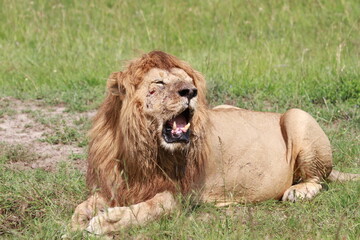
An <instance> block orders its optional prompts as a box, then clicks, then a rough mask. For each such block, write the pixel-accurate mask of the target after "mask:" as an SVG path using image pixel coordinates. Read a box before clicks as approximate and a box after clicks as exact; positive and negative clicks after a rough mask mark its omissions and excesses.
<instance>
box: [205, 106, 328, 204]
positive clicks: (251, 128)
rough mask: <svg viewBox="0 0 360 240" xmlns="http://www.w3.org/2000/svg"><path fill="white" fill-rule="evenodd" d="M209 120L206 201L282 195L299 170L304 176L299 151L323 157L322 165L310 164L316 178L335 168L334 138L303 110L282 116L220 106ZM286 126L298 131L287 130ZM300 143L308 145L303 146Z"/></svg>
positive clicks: (221, 201)
mask: <svg viewBox="0 0 360 240" xmlns="http://www.w3.org/2000/svg"><path fill="white" fill-rule="evenodd" d="M289 118H294V119H295V120H296V121H294V120H288V119H289ZM209 119H210V128H209V131H208V139H209V141H210V145H211V147H210V149H211V151H210V153H209V157H208V161H207V162H206V164H205V179H204V183H203V191H202V194H201V199H202V200H203V201H213V202H216V203H217V204H219V205H223V204H226V203H234V202H259V201H264V200H268V199H280V198H281V197H282V196H283V194H284V192H285V191H286V190H287V189H288V188H289V187H290V186H291V185H293V181H294V176H295V177H296V174H295V173H297V175H300V173H299V170H300V169H297V170H296V169H294V168H295V166H297V167H298V166H299V164H296V163H299V162H301V161H302V160H303V159H301V157H299V158H297V157H298V156H299V153H300V152H302V153H306V152H307V151H309V152H310V153H309V154H312V155H314V156H315V155H319V154H321V158H320V157H318V158H317V157H314V158H313V159H318V160H319V162H316V160H313V162H312V163H311V164H313V165H317V166H318V168H315V166H313V168H311V169H315V170H316V171H314V172H312V173H309V175H311V177H318V178H319V179H324V178H326V176H327V175H328V174H329V173H330V171H331V166H332V161H331V149H330V143H329V140H328V139H327V137H326V135H325V134H324V133H323V132H322V130H321V128H320V127H319V125H318V124H317V123H316V122H315V121H314V120H313V119H312V118H311V117H310V116H309V115H308V114H307V113H305V112H303V111H301V110H297V109H292V110H290V111H288V112H287V113H286V114H285V115H281V114H278V113H264V112H253V111H248V110H244V109H239V108H234V107H231V108H230V107H226V108H225V107H220V108H215V109H214V110H209ZM281 120H282V121H281ZM289 121H290V122H291V124H290V125H288V122H289ZM282 129H287V130H288V131H293V129H299V131H297V130H296V131H297V132H296V133H294V134H288V133H287V132H288V131H287V132H286V131H282ZM289 143H292V144H289ZM297 143H301V144H303V145H301V148H299V147H298V146H297ZM320 166H322V168H321V167H320ZM309 169H310V168H309ZM296 171H297V172H296ZM308 171H309V170H308ZM311 177H310V178H311ZM295 180H298V179H295Z"/></svg>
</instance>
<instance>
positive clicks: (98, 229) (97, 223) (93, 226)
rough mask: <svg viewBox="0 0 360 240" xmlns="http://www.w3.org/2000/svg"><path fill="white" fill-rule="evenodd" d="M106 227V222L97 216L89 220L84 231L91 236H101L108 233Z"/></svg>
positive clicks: (100, 216)
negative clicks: (91, 234)
mask: <svg viewBox="0 0 360 240" xmlns="http://www.w3.org/2000/svg"><path fill="white" fill-rule="evenodd" d="M106 225H107V222H106V220H105V218H104V217H103V216H102V215H98V216H96V217H93V218H92V219H91V220H90V222H89V224H88V227H87V228H86V231H88V232H90V233H93V234H97V235H101V234H104V233H107V232H108V231H107V229H106Z"/></svg>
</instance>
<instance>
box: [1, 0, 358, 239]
mask: <svg viewBox="0 0 360 240" xmlns="http://www.w3.org/2000/svg"><path fill="white" fill-rule="evenodd" d="M359 16H360V5H359V4H358V1H356V0H349V1H341V0H336V1H325V0H318V1H288V0H280V1H275V0H270V1H260V0H254V1H246V0H242V1H234V0H223V1H218V0H213V1H193V0H189V1H181V2H178V1H168V0H163V1H140V0H135V1H115V0H107V1H105V0H104V1H72V0H67V1H46V0H37V1H24V0H18V1H9V0H3V1H1V2H0V18H1V19H2V21H1V23H0V52H1V54H0V86H1V88H0V97H4V96H13V97H16V98H20V99H25V100H26V99H43V100H44V101H45V102H46V103H47V104H49V105H54V106H55V105H57V104H62V105H65V106H66V107H67V108H68V110H69V111H71V112H74V114H76V113H77V112H79V111H86V110H90V109H95V108H96V107H97V106H98V105H99V103H100V102H101V100H102V98H103V96H104V92H105V80H106V78H107V76H108V75H109V74H110V73H111V72H114V71H119V70H121V67H122V66H123V65H124V64H125V63H124V60H127V59H131V58H133V57H134V56H138V55H139V53H142V52H147V51H150V50H153V49H160V50H164V51H167V52H169V53H172V54H174V55H176V56H178V57H180V58H181V59H184V60H186V61H188V62H189V63H191V65H192V66H193V67H194V68H195V69H197V70H199V71H201V72H202V73H204V75H205V76H206V79H207V81H208V88H209V91H208V99H209V103H210V104H211V105H216V104H220V103H231V104H234V105H237V106H239V107H244V108H248V109H253V110H265V111H279V112H281V111H285V110H286V109H288V108H290V107H298V108H302V109H304V110H306V111H308V112H309V113H311V114H312V115H313V116H314V117H315V118H316V119H317V120H318V121H319V123H320V124H321V126H322V127H323V128H324V130H325V132H326V133H327V134H328V136H329V138H330V140H331V142H332V145H333V149H334V162H335V165H336V167H337V169H341V170H347V171H351V172H358V173H359V166H360V158H359V156H360V147H359V146H360V138H359V136H360V70H359V69H360V44H359V39H360V17H359ZM12 114H15V113H14V112H13V111H12V110H11V109H10V108H9V107H8V105H6V104H5V105H4V106H1V109H0V121H1V118H2V117H4V116H8V115H12ZM34 118H38V119H39V121H40V122H41V121H44V122H45V123H47V124H49V125H54V124H55V125H61V121H60V122H59V121H58V120H56V119H52V118H49V117H46V116H40V115H37V114H36V112H35V113H34ZM78 121H79V122H78V123H79V124H81V123H82V122H83V121H86V120H84V119H79V120H78ZM74 124H77V123H76V122H75V123H74ZM66 129H67V130H66ZM55 130H56V129H55ZM52 137H53V138H54V139H51V138H50V136H49V137H48V138H47V137H46V136H45V139H47V140H48V141H51V142H53V143H56V142H59V143H63V142H72V143H73V142H77V143H78V144H80V145H81V146H82V145H83V144H84V141H85V140H84V136H82V135H78V134H77V132H76V129H74V128H73V127H72V126H62V125H61V126H60V127H59V128H58V131H57V134H55V135H54V136H52ZM4 146H5V145H0V148H1V149H0V154H1V156H0V160H1V162H2V164H1V166H0V172H1V174H0V194H1V196H0V221H1V224H0V225H1V229H0V237H4V238H9V239H28V238H34V239H59V238H60V237H61V236H62V235H63V234H65V233H66V225H67V223H68V222H69V219H70V216H71V214H72V212H73V209H74V207H75V206H76V204H78V203H79V202H81V201H82V200H83V199H84V198H85V197H86V189H85V186H84V176H83V175H82V174H80V173H79V172H77V171H75V170H74V169H73V166H72V165H71V164H70V165H62V166H60V168H59V170H58V171H56V172H51V173H50V172H46V171H42V170H27V171H21V172H20V171H15V170H11V169H9V168H8V167H6V164H4V163H5V162H7V161H8V159H9V157H8V156H9V155H7V154H9V150H8V145H6V146H7V147H6V149H5V147H4ZM11 151H12V152H11ZM11 151H10V152H11V155H10V156H11V158H14V159H23V161H26V160H27V159H28V160H29V158H31V156H26V154H25V153H26V151H25V152H24V151H23V150H22V149H17V148H16V147H15V148H11ZM17 156H21V157H20V158H19V157H17ZM70 158H71V159H76V158H82V156H76V155H71V156H70ZM329 187H330V190H329V191H327V192H323V193H322V194H321V195H320V196H319V197H317V198H316V199H314V201H310V202H304V203H296V204H288V203H279V202H273V201H270V202H266V203H261V204H256V205H249V206H243V205H242V206H235V207H234V208H235V210H234V213H233V214H231V213H230V214H225V212H227V210H226V209H215V208H213V207H212V206H201V207H199V208H196V209H193V208H191V207H189V206H187V205H186V204H184V206H183V208H184V209H183V211H181V212H178V213H175V214H173V215H171V216H169V217H168V218H164V219H162V220H161V221H158V222H154V223H151V224H149V225H147V226H145V227H142V228H134V229H130V230H125V231H123V232H121V233H119V236H123V237H124V238H132V237H136V236H140V237H143V238H151V239H169V238H175V239H264V238H269V239H342V238H347V239H356V237H357V236H359V235H360V225H359V217H360V216H359V211H358V209H357V206H358V205H359V200H358V199H359V197H358V196H359V194H360V187H359V183H346V184H341V185H340V184H330V186H329ZM229 211H230V210H229ZM230 212H231V211H230ZM204 213H209V215H210V216H211V217H210V218H209V219H205V220H204V219H202V216H203V215H204ZM71 237H72V238H74V239H82V238H83V237H84V238H91V237H90V236H82V234H80V233H75V235H71Z"/></svg>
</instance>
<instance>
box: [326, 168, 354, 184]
mask: <svg viewBox="0 0 360 240" xmlns="http://www.w3.org/2000/svg"><path fill="white" fill-rule="evenodd" d="M327 180H329V181H330V182H345V181H358V180H360V174H355V173H343V172H339V171H336V170H332V171H331V173H330V175H329V176H328V177H327Z"/></svg>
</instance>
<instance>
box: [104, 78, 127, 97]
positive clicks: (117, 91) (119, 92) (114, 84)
mask: <svg viewBox="0 0 360 240" xmlns="http://www.w3.org/2000/svg"><path fill="white" fill-rule="evenodd" d="M122 80H123V73H122V72H115V73H112V74H111V75H110V77H109V79H108V80H107V88H108V89H109V92H110V93H111V94H112V95H114V96H120V98H122V97H124V96H125V93H126V90H125V87H124V85H123V84H122Z"/></svg>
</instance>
